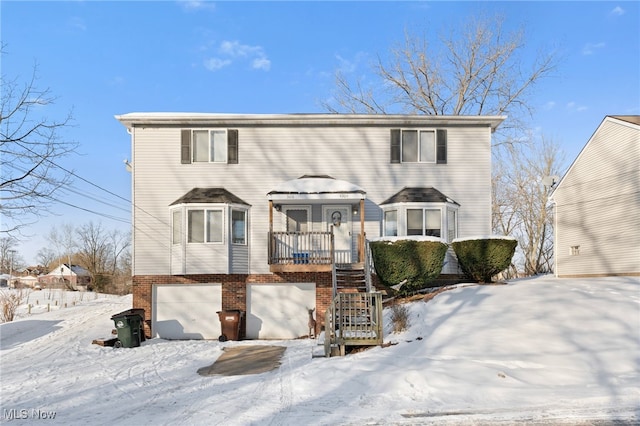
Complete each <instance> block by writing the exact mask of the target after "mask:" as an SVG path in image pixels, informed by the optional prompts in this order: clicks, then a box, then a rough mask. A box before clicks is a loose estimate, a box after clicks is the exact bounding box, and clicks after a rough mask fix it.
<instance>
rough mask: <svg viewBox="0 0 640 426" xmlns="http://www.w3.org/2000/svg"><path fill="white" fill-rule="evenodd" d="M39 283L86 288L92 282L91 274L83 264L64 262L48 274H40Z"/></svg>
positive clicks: (51, 285)
mask: <svg viewBox="0 0 640 426" xmlns="http://www.w3.org/2000/svg"><path fill="white" fill-rule="evenodd" d="M38 283H40V284H41V285H44V286H46V287H55V286H61V287H67V288H72V289H74V290H85V289H86V288H87V287H88V286H89V284H91V274H90V273H89V271H87V270H86V269H84V268H82V267H81V266H78V265H69V264H67V263H63V264H61V265H60V266H58V267H57V268H53V269H52V270H51V272H49V273H48V274H46V275H41V276H39V277H38Z"/></svg>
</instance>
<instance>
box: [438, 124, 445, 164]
mask: <svg viewBox="0 0 640 426" xmlns="http://www.w3.org/2000/svg"><path fill="white" fill-rule="evenodd" d="M437 134H438V136H437V138H436V163H437V164H447V130H446V129H438V131H437Z"/></svg>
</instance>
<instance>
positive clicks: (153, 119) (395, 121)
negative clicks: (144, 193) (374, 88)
mask: <svg viewBox="0 0 640 426" xmlns="http://www.w3.org/2000/svg"><path fill="white" fill-rule="evenodd" d="M115 118H116V120H118V121H120V123H122V124H123V125H124V126H125V127H127V128H128V129H131V128H133V127H136V126H149V125H162V126H167V125H175V126H185V125H200V126H205V125H206V126H236V125H243V126H253V127H260V126H292V125H296V126H354V127H356V126H376V125H384V126H397V127H406V126H439V127H442V126H479V127H490V128H491V131H492V132H494V131H495V130H496V128H497V127H498V126H499V125H500V123H502V122H503V121H504V120H505V119H506V116H502V115H487V116H482V115H425V114H333V113H331V114H304V113H299V114H221V113H198V112H131V113H127V114H121V115H116V116H115Z"/></svg>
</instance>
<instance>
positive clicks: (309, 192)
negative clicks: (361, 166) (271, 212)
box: [267, 175, 366, 201]
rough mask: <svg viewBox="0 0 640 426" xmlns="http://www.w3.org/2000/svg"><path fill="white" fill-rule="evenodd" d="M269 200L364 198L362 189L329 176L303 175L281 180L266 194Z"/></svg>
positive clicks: (364, 193) (364, 194)
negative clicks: (284, 180)
mask: <svg viewBox="0 0 640 426" xmlns="http://www.w3.org/2000/svg"><path fill="white" fill-rule="evenodd" d="M267 198H268V199H269V200H271V201H286V200H310V199H311V200H313V199H316V200H335V199H340V200H364V199H365V198H366V192H365V190H364V189H362V188H361V187H359V186H358V185H355V184H353V183H351V182H347V181H344V180H340V179H334V178H333V177H331V176H326V175H322V176H314V175H304V176H301V177H299V178H298V179H293V180H289V181H286V182H282V183H280V184H278V185H276V187H275V188H274V189H273V190H271V191H270V192H269V193H268V194H267Z"/></svg>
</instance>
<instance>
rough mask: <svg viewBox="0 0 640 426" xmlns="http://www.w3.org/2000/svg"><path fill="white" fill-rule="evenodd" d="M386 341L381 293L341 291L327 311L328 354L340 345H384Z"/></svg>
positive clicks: (326, 339)
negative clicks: (384, 340) (384, 339)
mask: <svg viewBox="0 0 640 426" xmlns="http://www.w3.org/2000/svg"><path fill="white" fill-rule="evenodd" d="M382 343H383V323H382V294H381V293H338V294H337V295H336V296H335V298H334V299H333V301H332V302H331V305H330V306H329V308H328V309H327V310H326V312H325V336H324V347H325V356H327V357H329V356H331V352H332V351H331V348H332V347H336V346H337V347H339V350H340V355H341V356H344V355H345V351H346V346H366V345H381V344H382Z"/></svg>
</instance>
